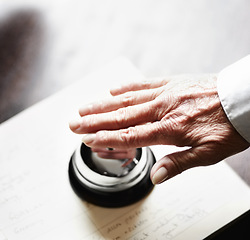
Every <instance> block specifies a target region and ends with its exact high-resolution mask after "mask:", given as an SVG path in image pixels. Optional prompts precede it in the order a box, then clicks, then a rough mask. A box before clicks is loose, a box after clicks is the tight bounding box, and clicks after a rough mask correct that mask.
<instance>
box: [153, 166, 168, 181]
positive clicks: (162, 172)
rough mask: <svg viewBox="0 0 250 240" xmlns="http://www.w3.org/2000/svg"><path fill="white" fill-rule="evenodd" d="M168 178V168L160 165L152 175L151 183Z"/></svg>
mask: <svg viewBox="0 0 250 240" xmlns="http://www.w3.org/2000/svg"><path fill="white" fill-rule="evenodd" d="M167 178H168V170H167V169H166V168H165V167H161V168H160V169H159V170H158V171H157V172H156V173H155V174H154V176H153V178H152V183H153V184H154V185H156V184H159V183H161V182H163V181H164V180H166V179H167Z"/></svg>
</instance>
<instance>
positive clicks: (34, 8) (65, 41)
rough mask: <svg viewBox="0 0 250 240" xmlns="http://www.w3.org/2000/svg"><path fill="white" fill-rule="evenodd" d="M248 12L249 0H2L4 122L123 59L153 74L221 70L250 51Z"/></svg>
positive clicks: (0, 104)
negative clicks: (119, 57)
mask: <svg viewBox="0 0 250 240" xmlns="http://www.w3.org/2000/svg"><path fill="white" fill-rule="evenodd" d="M249 13H250V1H247V0H189V1H186V0H158V1H154V0H136V1H134V0H126V1H117V0H105V1H103V0H60V1H59V0H43V1H31V0H0V122H3V121H5V120H7V119H8V118H10V117H11V116H13V115H15V114H17V113H18V112H20V111H22V110H23V109H25V108H27V107H29V106H31V105H32V104H34V103H36V102H37V101H39V100H41V99H43V98H45V97H47V96H49V95H51V94H52V93H54V92H56V91H58V90H60V89H62V88H63V87H65V86H67V85H69V84H71V83H73V82H74V81H77V80H80V79H81V78H83V77H84V76H85V75H87V74H88V73H90V72H92V71H94V70H95V69H98V68H100V67H102V66H104V65H105V64H106V63H107V62H110V61H112V60H113V59H115V58H116V57H118V56H125V57H127V58H128V59H130V60H131V61H132V63H133V64H134V65H135V66H136V67H137V68H138V69H139V70H140V71H141V72H142V74H144V75H145V76H146V77H148V78H151V77H161V76H167V75H173V74H180V73H208V72H213V73H214V72H218V71H220V70H221V69H222V68H224V67H225V66H227V65H228V64H230V63H233V62H234V61H236V60H238V59H240V58H242V57H243V56H245V55H247V54H249V52H250V14H249ZM110 87H112V86H107V89H109V88H110Z"/></svg>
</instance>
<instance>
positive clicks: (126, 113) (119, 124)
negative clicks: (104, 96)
mask: <svg viewBox="0 0 250 240" xmlns="http://www.w3.org/2000/svg"><path fill="white" fill-rule="evenodd" d="M155 118H157V111H155V106H154V104H153V103H152V102H148V103H143V104H138V105H136V106H129V107H126V108H120V109H118V110H116V111H112V112H107V113H100V114H92V115H87V116H84V117H82V118H81V120H79V122H73V124H72V123H70V128H71V130H72V131H73V132H75V133H78V134H83V133H95V132H97V131H100V130H116V129H123V128H127V127H130V126H135V125H138V124H144V123H146V122H153V121H155ZM106 146H108V145H106Z"/></svg>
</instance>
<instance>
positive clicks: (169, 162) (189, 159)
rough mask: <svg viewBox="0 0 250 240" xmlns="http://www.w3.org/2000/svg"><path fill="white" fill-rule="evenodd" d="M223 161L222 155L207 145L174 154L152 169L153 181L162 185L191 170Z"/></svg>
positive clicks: (158, 162) (157, 163) (164, 158)
mask: <svg viewBox="0 0 250 240" xmlns="http://www.w3.org/2000/svg"><path fill="white" fill-rule="evenodd" d="M222 159H223V157H222V156H220V154H218V153H217V152H216V151H213V149H212V148H210V147H209V146H206V145H204V146H197V147H193V148H190V149H188V150H185V151H182V152H176V153H172V154H170V155H167V156H165V157H163V158H162V159H160V160H159V161H157V162H156V163H155V165H154V166H153V168H152V169H151V174H150V177H151V181H152V183H153V184H160V183H162V182H164V181H166V180H168V179H170V178H172V177H174V176H176V175H178V174H180V173H182V172H183V171H185V170H187V169H189V168H192V167H197V166H206V165H210V164H214V163H216V162H219V161H220V160H222Z"/></svg>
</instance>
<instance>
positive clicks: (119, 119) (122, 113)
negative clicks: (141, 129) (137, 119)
mask: <svg viewBox="0 0 250 240" xmlns="http://www.w3.org/2000/svg"><path fill="white" fill-rule="evenodd" d="M114 120H115V124H116V126H117V127H120V126H123V125H124V124H125V123H126V120H127V110H126V108H119V109H118V110H117V112H116V114H115V118H114Z"/></svg>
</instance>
